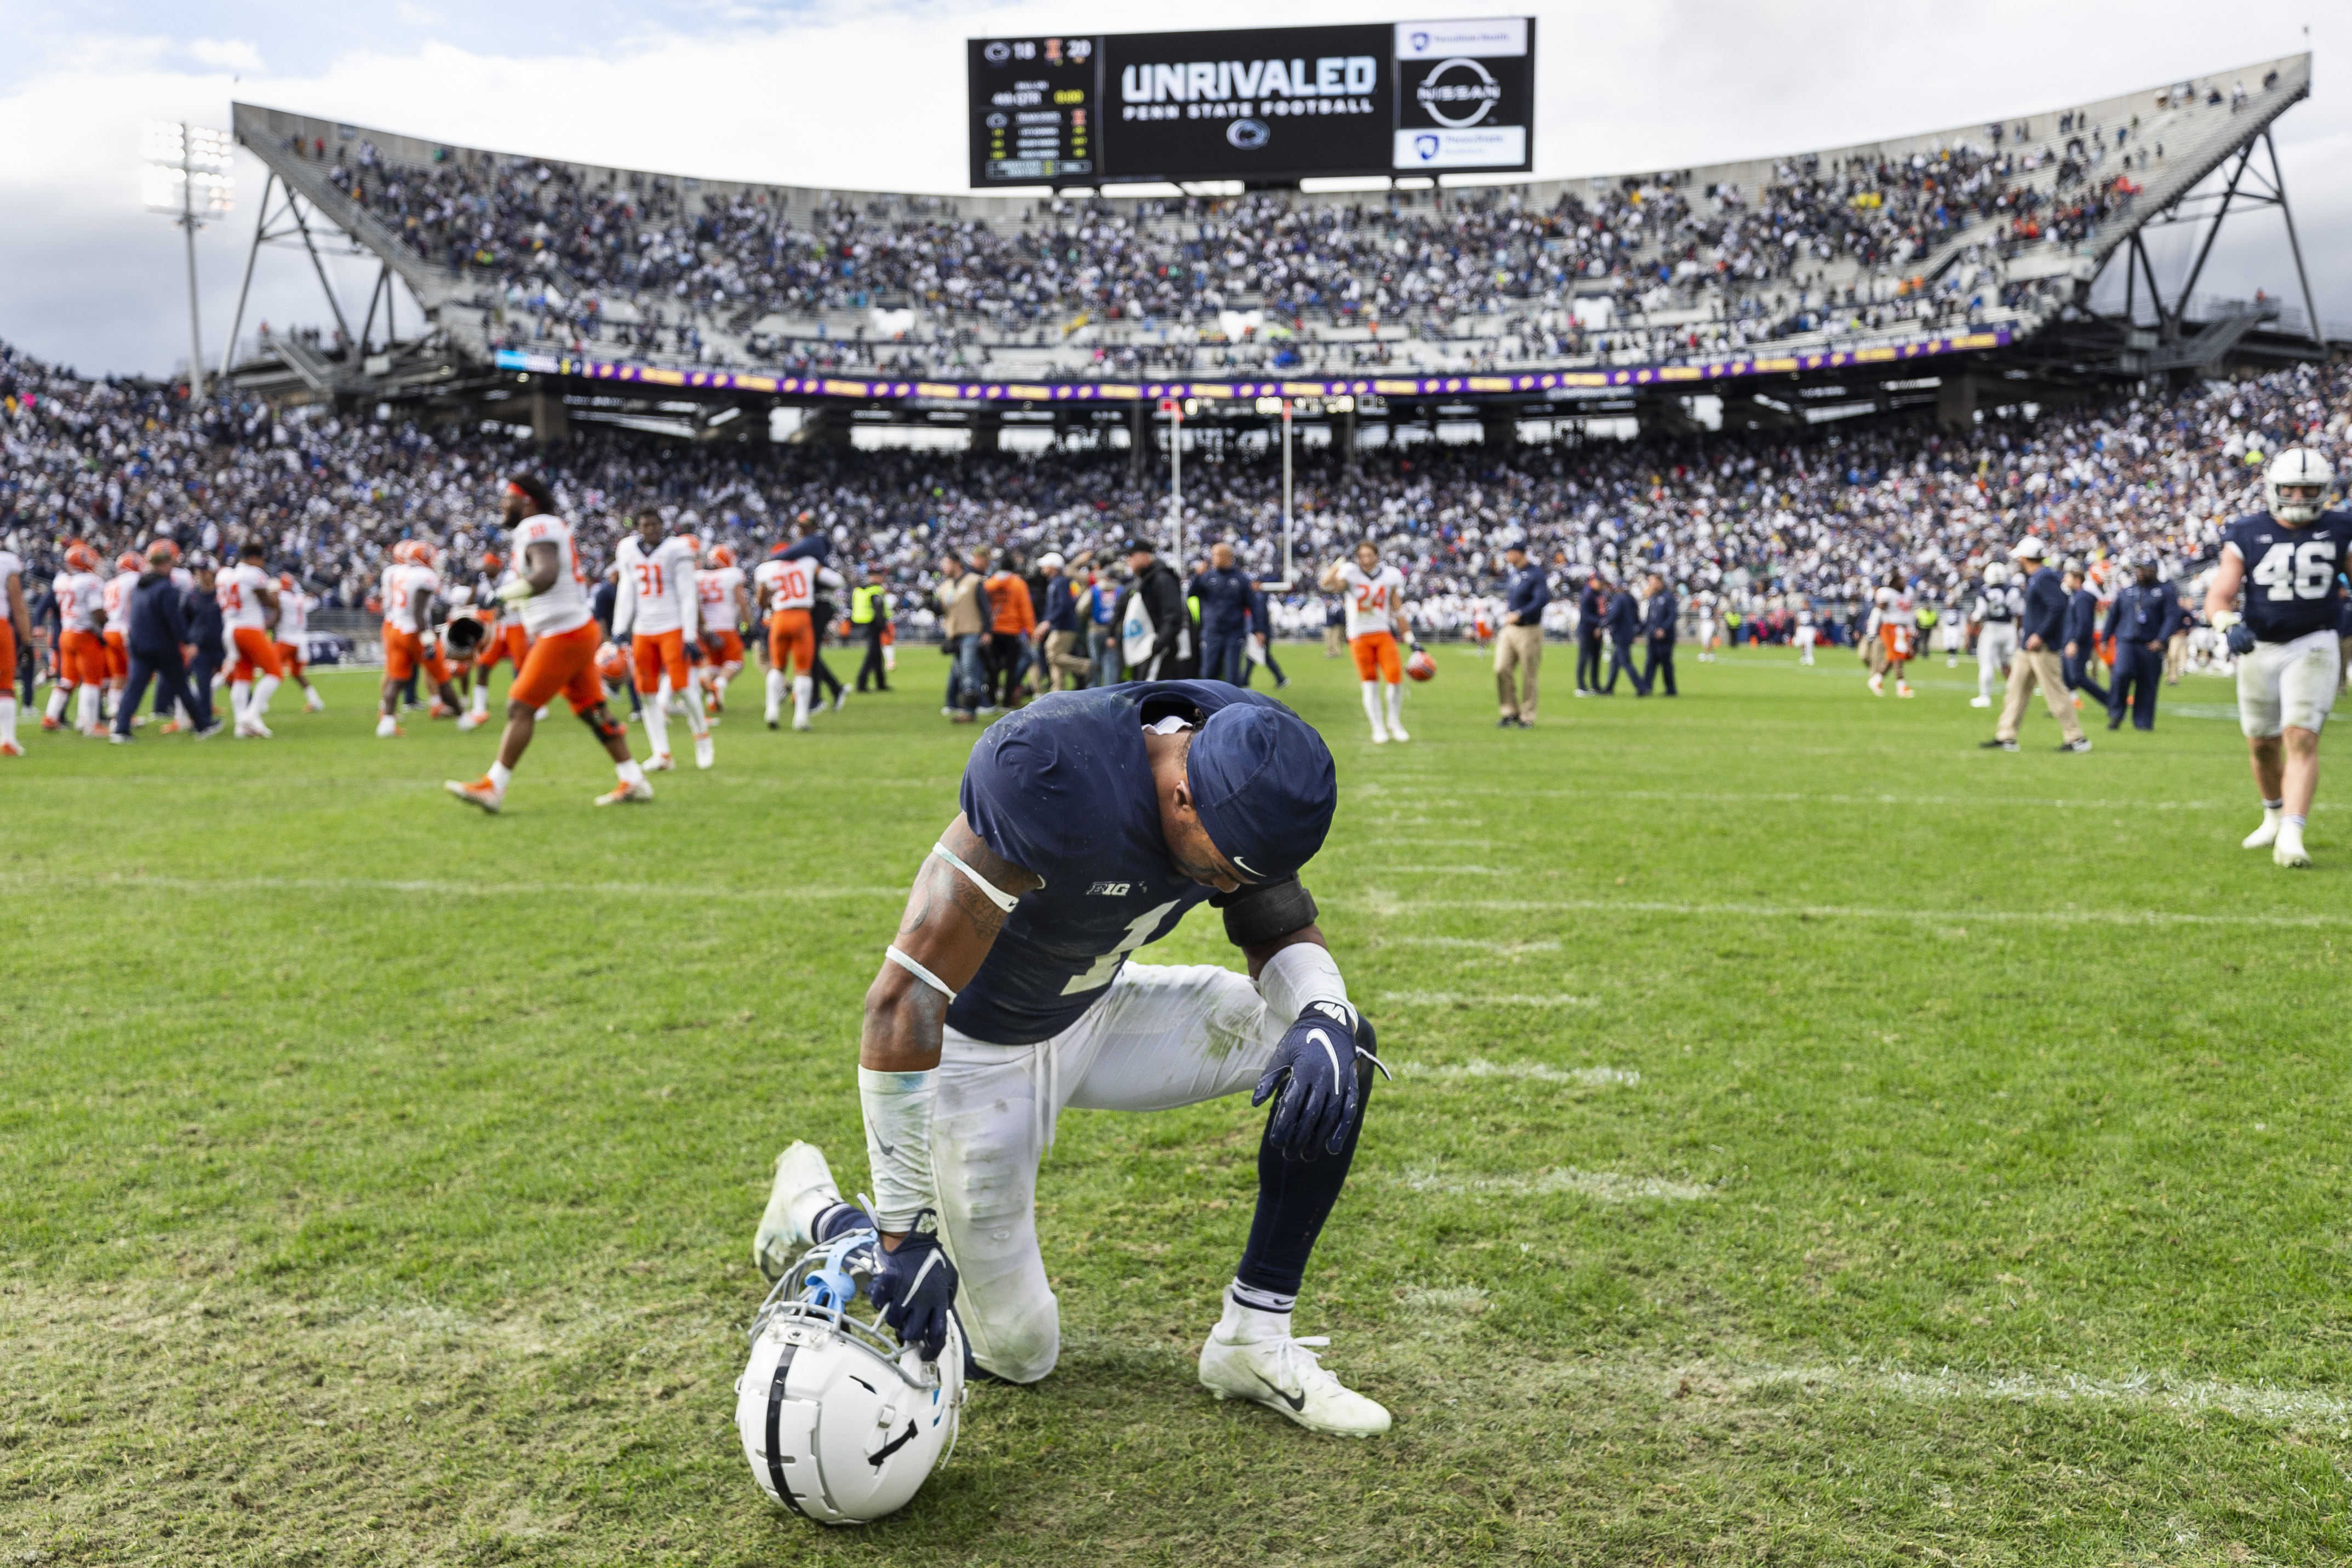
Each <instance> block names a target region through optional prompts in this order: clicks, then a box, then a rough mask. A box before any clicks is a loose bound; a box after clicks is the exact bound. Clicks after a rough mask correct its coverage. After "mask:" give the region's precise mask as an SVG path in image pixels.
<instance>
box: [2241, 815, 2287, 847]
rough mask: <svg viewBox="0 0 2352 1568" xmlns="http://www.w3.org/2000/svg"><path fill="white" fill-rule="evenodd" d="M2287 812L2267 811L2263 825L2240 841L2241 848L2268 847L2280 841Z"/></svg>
mask: <svg viewBox="0 0 2352 1568" xmlns="http://www.w3.org/2000/svg"><path fill="white" fill-rule="evenodd" d="M2285 822H2286V813H2284V812H2283V811H2265V812H2263V825H2262V826H2260V827H2257V828H2255V829H2254V830H2253V831H2252V833H2249V834H2247V835H2246V836H2245V837H2243V838H2242V839H2240V840H2239V841H2238V847H2239V848H2241V849H2267V848H2269V847H2271V846H2272V845H2273V844H2275V843H2276V842H2278V836H2279V829H2280V828H2281V827H2282V826H2284V825H2285Z"/></svg>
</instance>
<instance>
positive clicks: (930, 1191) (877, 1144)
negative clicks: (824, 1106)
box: [857, 1067, 940, 1232]
mask: <svg viewBox="0 0 2352 1568" xmlns="http://www.w3.org/2000/svg"><path fill="white" fill-rule="evenodd" d="M939 1086H940V1069H939V1068H931V1069H929V1071H927V1072H876V1071H875V1070H874V1069H873V1068H865V1067H861V1068H858V1069H857V1099H858V1102H859V1103H860V1104H861V1105H863V1106H864V1107H865V1110H866V1168H867V1170H868V1171H869V1172H870V1173H872V1175H873V1178H874V1192H873V1198H874V1218H875V1221H876V1223H877V1224H878V1225H880V1226H881V1227H882V1228H883V1229H884V1230H886V1231H892V1232H897V1231H903V1230H906V1229H907V1228H908V1227H909V1226H912V1225H913V1224H914V1223H915V1216H916V1215H919V1214H920V1213H922V1211H923V1210H925V1209H936V1208H938V1207H939V1190H938V1185H937V1184H936V1183H935V1182H934V1181H933V1179H932V1176H931V1107H932V1103H933V1102H934V1101H935V1100H937V1099H938V1097H939Z"/></svg>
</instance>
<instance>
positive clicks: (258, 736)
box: [236, 719, 276, 741]
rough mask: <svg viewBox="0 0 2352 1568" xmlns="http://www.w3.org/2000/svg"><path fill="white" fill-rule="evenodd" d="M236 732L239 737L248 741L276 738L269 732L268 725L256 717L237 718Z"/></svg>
mask: <svg viewBox="0 0 2352 1568" xmlns="http://www.w3.org/2000/svg"><path fill="white" fill-rule="evenodd" d="M236 732H237V734H238V735H239V736H240V737H241V738H243V739H245V740H248V741H268V740H275V739H276V737H275V736H273V735H272V734H271V733H270V732H269V726H268V725H267V724H264V723H263V722H262V721H260V720H258V719H240V720H238V721H236Z"/></svg>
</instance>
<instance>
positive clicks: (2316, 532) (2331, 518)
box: [2221, 511, 2352, 642]
mask: <svg viewBox="0 0 2352 1568" xmlns="http://www.w3.org/2000/svg"><path fill="white" fill-rule="evenodd" d="M2347 543H2352V512H2343V511H2328V512H2322V513H2320V515H2319V520H2318V521H2316V522H2310V523H2306V524H2305V525H2304V526H2303V527H2301V528H2289V527H2288V526H2287V525H2286V524H2284V523H2283V522H2281V521H2278V520H2277V519H2275V518H2273V517H2272V516H2271V514H2270V513H2268V512H2266V511H2264V512H2256V513H2255V514H2254V515H2253V516H2252V517H2242V518H2240V519H2239V520H2238V521H2235V522H2233V523H2231V525H2230V526H2229V528H2228V529H2227V530H2226V531H2224V532H2223V533H2222V535H2221V545H2222V548H2223V549H2225V550H2226V549H2228V548H2230V547H2231V546H2233V545H2234V546H2235V547H2236V548H2237V552H2238V554H2239V555H2240V556H2241V557H2242V558H2243V559H2244V561H2245V563H2246V625H2247V626H2251V627H2252V628H2253V633H2254V636H2255V637H2259V638H2261V639H2262V640H2263V642H2293V641H2294V639H2295V638H2297V637H2308V636H2309V635H2310V634H2312V633H2313V632H2317V631H2327V630H2330V629H2332V628H2333V627H2334V626H2335V625H2336V614H2337V589H2336V577H2337V575H2338V574H2341V573H2342V572H2343V570H2344V565H2345V547H2346V545H2347Z"/></svg>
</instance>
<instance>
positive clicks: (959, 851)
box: [753, 680, 1389, 1436]
mask: <svg viewBox="0 0 2352 1568" xmlns="http://www.w3.org/2000/svg"><path fill="white" fill-rule="evenodd" d="M1337 798H1338V788H1337V784H1336V781H1335V778H1334V774H1333V770H1332V763H1331V753H1330V752H1329V751H1328V750H1327V749H1326V748H1325V746H1324V744H1323V741H1322V738H1321V737H1320V736H1318V734H1316V732H1315V731H1313V730H1312V729H1310V728H1308V727H1307V723H1306V722H1305V721H1303V720H1301V719H1299V718H1298V717H1297V715H1296V714H1294V713H1292V712H1291V711H1290V710H1288V709H1287V708H1284V707H1282V706H1280V705H1279V704H1277V703H1275V702H1273V701H1271V700H1267V699H1265V698H1264V697H1260V696H1258V695H1256V694H1255V693H1253V692H1250V691H1246V690H1243V689H1237V688H1235V687H1232V686H1228V685H1225V684H1224V683H1223V682H1221V681H1208V680H1175V681H1157V682H1150V683H1145V684H1136V685H1129V686H1115V687H1110V688H1108V689H1101V690H1096V691H1079V692H1062V693H1057V694H1055V695H1053V696H1048V697H1045V698H1041V699H1039V700H1037V701H1035V702H1034V703H1032V704H1030V705H1029V706H1028V707H1026V708H1024V709H1023V710H1020V711H1018V712H1016V713H1013V714H1012V715H1009V716H1008V717H1006V718H1004V719H1002V720H1000V721H997V723H996V724H995V725H994V726H992V728H991V729H990V730H989V731H987V732H986V733H985V734H984V735H983V736H982V738H981V742H980V743H979V744H978V745H977V746H975V747H974V748H973V749H972V752H971V761H970V762H969V763H968V764H967V765H966V767H965V769H964V777H963V789H962V800H961V805H962V808H963V809H962V811H961V814H960V815H959V816H957V817H956V819H955V820H954V821H953V822H952V823H950V824H949V825H948V827H947V830H946V831H945V832H944V833H943V834H942V835H941V836H940V842H939V844H938V846H937V847H935V848H934V849H933V850H932V851H931V854H930V855H929V857H928V858H926V859H925V860H924V862H923V864H922V868H921V869H920V870H919V871H918V873H917V874H916V878H915V884H914V889H913V890H912V892H911V893H910V895H909V897H908V903H907V912H906V915H905V917H904V919H902V920H901V921H900V922H899V925H898V936H897V939H896V940H895V941H894V942H892V943H891V945H890V946H889V947H888V948H887V949H886V950H885V952H884V959H885V962H884V963H883V964H882V966H881V970H880V973H879V974H878V976H877V978H876V980H875V982H874V984H873V987H872V988H871V989H870V990H868V991H867V993H866V1016H865V1026H864V1030H863V1033H862V1037H861V1039H860V1042H859V1047H858V1074H857V1077H858V1085H859V1093H860V1097H861V1099H862V1100H863V1103H864V1107H865V1113H866V1152H867V1159H868V1161H869V1163H870V1170H871V1173H872V1178H873V1189H872V1190H873V1195H874V1202H875V1211H876V1212H875V1213H874V1215H873V1216H872V1218H871V1220H870V1221H869V1219H868V1217H867V1216H866V1215H865V1213H864V1212H863V1211H861V1210H859V1209H858V1208H856V1206H854V1205H850V1204H847V1203H845V1202H843V1201H842V1199H841V1194H840V1192H839V1190H838V1188H837V1187H836V1186H835V1183H834V1180H833V1176H832V1173H830V1171H828V1170H827V1168H826V1166H825V1162H824V1155H823V1154H821V1153H820V1152H818V1151H816V1150H815V1149H814V1148H811V1147H810V1146H809V1145H807V1144H805V1143H794V1144H793V1145H792V1146H791V1147H790V1148H788V1149H786V1150H785V1151H784V1152H783V1153H782V1155H780V1156H779V1157H778V1159H777V1162H776V1182H775V1188H774V1192H773V1194H772V1197H771V1198H770V1201H769V1205H768V1210H767V1214H766V1215H765V1217H764V1218H763V1219H762V1220H761V1226H760V1231H759V1234H758V1236H757V1237H756V1238H755V1240H754V1242H753V1249H754V1252H755V1254H756V1256H757V1258H758V1259H759V1262H760V1265H761V1268H763V1269H764V1270H765V1271H766V1272H767V1273H768V1274H769V1275H770V1276H771V1277H772V1278H774V1277H780V1276H781V1275H782V1273H783V1271H784V1270H785V1269H787V1268H790V1267H791V1265H792V1263H793V1259H794V1258H795V1257H796V1256H797V1255H798V1253H799V1251H800V1250H801V1249H803V1248H805V1247H808V1246H810V1245H811V1244H813V1243H814V1242H815V1241H821V1240H824V1239H826V1238H828V1237H833V1236H835V1235H838V1234H840V1233H841V1232H843V1231H844V1230H846V1229H851V1228H858V1227H864V1226H868V1225H869V1224H871V1225H872V1226H875V1227H876V1228H878V1229H879V1230H880V1232H881V1233H882V1237H883V1246H884V1248H885V1250H884V1252H883V1254H882V1255H881V1258H880V1268H879V1270H878V1272H877V1275H876V1278H875V1281H874V1286H873V1295H874V1299H875V1301H876V1303H877V1305H878V1306H880V1307H881V1308H882V1310H883V1312H884V1315H885V1318H886V1321H887V1322H888V1323H889V1324H890V1326H891V1327H892V1328H894V1329H896V1330H897V1331H898V1334H899V1336H900V1337H901V1339H902V1340H904V1341H905V1342H907V1343H908V1344H911V1345H916V1346H917V1347H918V1348H919V1350H920V1351H921V1353H922V1354H923V1355H924V1356H925V1357H926V1358H936V1357H937V1355H938V1354H939V1353H940V1346H941V1345H942V1344H943V1343H944V1342H945V1339H946V1334H947V1320H948V1313H949V1312H950V1310H953V1311H954V1312H955V1313H956V1315H957V1317H958V1320H959V1321H961V1325H962V1331H963V1334H964V1337H965V1339H966V1341H967V1342H968V1343H969V1346H970V1349H971V1359H972V1362H973V1363H974V1364H975V1365H976V1366H977V1367H978V1368H979V1369H980V1370H981V1371H982V1372H984V1373H988V1374H990V1375H991V1376H993V1377H995V1378H998V1379H1001V1380H1003V1381H1005V1382H1010V1383H1034V1382H1035V1381H1037V1380H1038V1379H1039V1378H1042V1377H1044V1376H1045V1374H1046V1373H1049V1372H1051V1371H1052V1370H1053V1368H1054V1363H1055V1358H1056V1356H1057V1355H1058V1354H1059V1352H1060V1348H1061V1323H1060V1317H1059V1311H1058V1308H1057V1306H1056V1303H1055V1298H1054V1292H1053V1289H1052V1288H1051V1286H1050V1285H1049V1284H1048V1282H1047V1279H1046V1272H1045V1261H1044V1259H1043V1258H1042V1257H1041V1256H1040V1255H1039V1251H1038V1245H1037V1227H1036V1216H1035V1198H1036V1180H1037V1165H1038V1161H1039V1159H1040V1157H1041V1156H1042V1155H1043V1154H1044V1153H1045V1148H1046V1146H1047V1145H1048V1144H1049V1143H1050V1142H1052V1137H1053V1130H1054V1125H1055V1120H1056V1118H1057V1117H1058V1116H1059V1114H1060V1112H1061V1110H1062V1109H1063V1108H1064V1107H1065V1106H1072V1105H1075V1106H1077V1107H1080V1108H1082V1109H1087V1110H1168V1109H1171V1108H1173V1107H1176V1106H1181V1105H1192V1104H1195V1103H1198V1102H1200V1101H1202V1100H1213V1099H1216V1098H1218V1097H1220V1096H1223V1095H1228V1094H1237V1093H1240V1092H1241V1091H1243V1090H1244V1089H1253V1090H1254V1093H1253V1095H1252V1100H1251V1103H1252V1104H1258V1103H1261V1102H1263V1101H1265V1100H1267V1099H1268V1098H1271V1099H1272V1100H1274V1105H1273V1108H1272V1110H1270V1111H1269V1112H1268V1114H1267V1117H1266V1122H1265V1131H1264V1134H1263V1137H1262V1139H1261V1142H1260V1143H1259V1147H1258V1166H1257V1168H1258V1192H1257V1213H1256V1217H1255V1220H1254V1221H1253V1223H1252V1224H1251V1226H1250V1233H1249V1241H1248V1244H1247V1245H1246V1246H1245V1247H1244V1249H1243V1252H1242V1258H1241V1264H1240V1267H1239V1268H1237V1269H1236V1270H1235V1271H1234V1280H1233V1283H1232V1285H1231V1286H1230V1287H1229V1288H1228V1289H1227V1290H1226V1291H1225V1294H1224V1310H1223V1316H1222V1317H1221V1318H1220V1320H1219V1321H1218V1322H1217V1324H1216V1326H1215V1327H1214V1328H1213V1330H1211V1331H1210V1333H1209V1335H1208V1339H1207V1342H1206V1343H1205V1344H1203V1345H1202V1350H1201V1363H1200V1376H1201V1382H1202V1384H1203V1385H1205V1386H1206V1387H1207V1388H1208V1389H1209V1391H1210V1392H1211V1393H1212V1394H1215V1395H1216V1396H1217V1397H1218V1398H1219V1399H1227V1398H1238V1399H1248V1400H1254V1401H1255V1402H1257V1403H1259V1404H1261V1405H1266V1406H1267V1407H1269V1408H1271V1409H1274V1410H1276V1411H1278V1412H1280V1413H1281V1414H1282V1415H1286V1416H1287V1417H1288V1418H1289V1419H1290V1420H1292V1421H1295V1422H1297V1424H1298V1425H1300V1426H1306V1427H1308V1428H1310V1429H1312V1430H1314V1431H1318V1432H1330V1433H1339V1434H1345V1435H1349V1436H1371V1435H1372V1434H1374V1433H1378V1432H1385V1431H1386V1430H1388V1426H1389V1415H1388V1412H1387V1411H1386V1410H1384V1409H1382V1408H1381V1406H1380V1405H1377V1404H1375V1403H1373V1402H1372V1401H1371V1400H1370V1399H1367V1398H1365V1397H1364V1396H1363V1395H1362V1394H1356V1393H1353V1392H1351V1391H1349V1389H1347V1388H1345V1387H1343V1386H1342V1385H1341V1384H1340V1383H1339V1379H1338V1378H1337V1377H1335V1376H1333V1375H1332V1374H1331V1373H1329V1372H1328V1371H1326V1370H1324V1369H1323V1368H1322V1367H1320V1366H1319V1365H1318V1364H1317V1359H1316V1355H1315V1352H1313V1351H1312V1350H1310V1349H1308V1348H1307V1346H1308V1344H1311V1343H1314V1342H1313V1341H1306V1342H1302V1341H1300V1340H1297V1339H1295V1338H1293V1337H1292V1335H1291V1331H1290V1316H1291V1308H1292V1305H1293V1303H1294V1302H1295V1300H1297V1294H1298V1289H1299V1284H1300V1281H1301V1280H1302V1279H1303V1278H1304V1276H1305V1274H1306V1271H1307V1258H1308V1255H1309V1254H1310V1252H1311V1251H1312V1250H1313V1248H1314V1246H1315V1239H1316V1237H1317V1236H1318V1234H1319V1233H1320V1232H1321V1230H1322V1228H1323V1222H1324V1220H1325V1218H1326V1216H1328V1215H1329V1213H1330V1211H1331V1205H1332V1204H1333V1203H1334V1202H1335V1201H1336V1200H1337V1199H1338V1198H1339V1188H1340V1186H1341V1184H1343V1183H1344V1182H1345V1181H1346V1179H1347V1174H1348V1166H1349V1161H1350V1160H1351V1159H1352V1158H1353V1157H1354V1155H1355V1151H1356V1138H1357V1132H1358V1130H1359V1127H1360V1123H1361V1121H1362V1117H1363V1111H1364V1107H1365V1104H1366V1102H1367V1101H1368V1100H1369V1099H1370V1093H1371V1076H1372V1069H1373V1068H1374V1067H1376V1066H1377V1065H1378V1064H1377V1062H1376V1060H1375V1059H1374V1058H1373V1056H1372V1051H1373V1049H1374V1042H1373V1036H1372V1028H1371V1026H1370V1024H1369V1023H1368V1022H1366V1021H1365V1020H1363V1019H1362V1018H1361V1017H1360V1016H1359V1015H1358V1014H1357V1012H1356V1010H1355V1008H1354V1006H1353V1005H1350V1004H1349V1000H1348V988H1347V985H1346V984H1345V983H1344V982H1343V981H1342V980H1341V978H1340V974H1339V965H1338V964H1337V963H1334V962H1333V961H1332V957H1331V954H1330V952H1328V950H1327V949H1326V947H1325V945H1324V942H1323V934H1322V932H1321V931H1320V930H1319V929H1318V927H1317V925H1316V923H1315V915H1316V911H1315V901H1314V900H1313V899H1312V898H1310V897H1309V896H1308V895H1307V889H1305V888H1304V887H1302V886H1301V885H1300V883H1299V880H1298V870H1299V868H1300V867H1301V866H1302V865H1304V864H1305V863H1306V861H1307V859H1308V858H1311V857H1312V856H1313V855H1314V853H1315V852H1316V850H1317V849H1318V848H1320V847H1321V846H1322V843H1323V838H1324V835H1325V834H1326V833H1327V832H1328V830H1329V828H1330V825H1331V813H1332V808H1333V806H1334V805H1335V804H1336V801H1337ZM1203 901H1208V902H1213V903H1214V904H1216V905H1217V906H1219V907H1220V908H1221V909H1222V910H1223V913H1224V921H1225V933H1226V935H1227V936H1228V937H1229V938H1230V939H1231V940H1232V941H1233V942H1234V944H1235V945H1236V946H1238V947H1239V948H1240V949H1241V950H1242V952H1243V954H1244V958H1245V959H1246V960H1247V963H1248V967H1249V977H1248V978H1247V979H1244V977H1243V976H1241V975H1240V974H1237V973H1234V972H1233V971H1231V970H1228V969H1223V968H1218V967H1215V966H1213V965H1192V966H1185V967H1171V966H1160V965H1145V964H1139V963H1129V962H1128V961H1127V960H1128V954H1129V953H1130V952H1133V951H1134V950H1135V949H1137V948H1139V947H1141V946H1143V945H1144V944H1145V943H1147V942H1151V941H1153V940H1154V939H1155V938H1158V937H1160V936H1163V935H1165V934H1166V933H1167V932H1168V931H1171V930H1173V929H1174V927H1175V926H1176V923H1177V922H1178V921H1181V919H1183V917H1184V913H1185V911H1186V910H1190V909H1191V908H1192V907H1193V906H1194V905H1196V904H1199V903H1202V902H1203Z"/></svg>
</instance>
